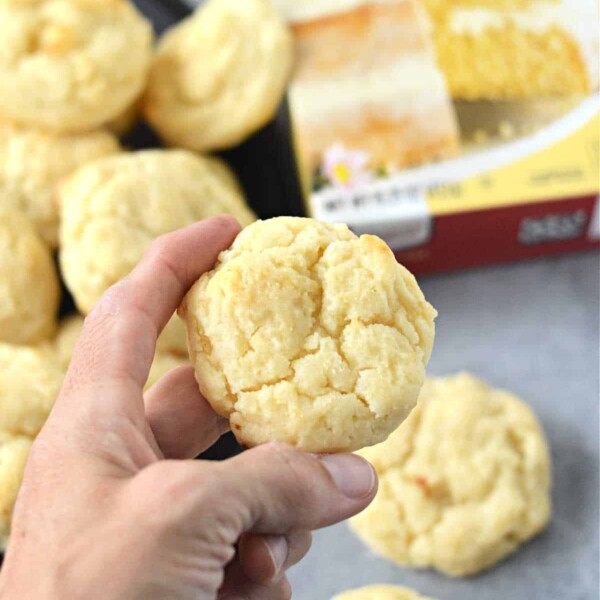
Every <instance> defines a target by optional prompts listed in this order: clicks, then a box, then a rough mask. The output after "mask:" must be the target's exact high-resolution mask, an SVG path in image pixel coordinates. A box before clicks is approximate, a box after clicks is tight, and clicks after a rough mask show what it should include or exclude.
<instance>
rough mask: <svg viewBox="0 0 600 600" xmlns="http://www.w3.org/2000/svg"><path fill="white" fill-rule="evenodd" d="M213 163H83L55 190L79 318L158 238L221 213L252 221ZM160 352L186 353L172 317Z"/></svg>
mask: <svg viewBox="0 0 600 600" xmlns="http://www.w3.org/2000/svg"><path fill="white" fill-rule="evenodd" d="M215 164H216V163H215V162H214V159H212V158H205V157H201V156H197V155H195V154H192V153H191V152H187V151H185V150H147V151H144V152H137V153H130V154H122V155H119V156H114V157H109V158H106V159H103V160H100V161H97V162H95V163H92V164H90V165H87V166H86V167H84V168H82V169H81V170H79V171H78V172H77V173H76V174H75V175H73V177H71V178H70V179H69V180H68V181H67V182H66V184H65V185H64V186H62V187H61V191H60V201H61V207H62V217H63V222H62V229H61V256H60V258H61V266H62V271H63V275H64V278H65V281H66V283H67V287H68V288H69V289H70V291H71V292H72V293H73V296H74V298H75V301H76V303H77V306H78V307H79V309H80V310H81V311H82V312H83V313H88V312H89V311H90V310H91V309H92V307H93V306H94V304H95V303H96V302H97V301H98V299H99V298H100V296H101V295H102V294H103V293H104V291H105V290H106V289H107V288H108V287H109V286H111V285H112V284H114V283H116V282H117V281H118V280H119V279H121V278H123V277H124V276H125V275H127V274H128V273H129V272H130V271H131V269H132V268H133V267H134V266H135V265H136V263H137V262H138V261H139V260H140V259H141V258H142V255H143V254H144V251H145V250H146V249H147V248H148V246H149V245H150V243H151V242H152V240H153V239H155V238H156V237H158V236H159V235H161V234H164V233H167V232H170V231H173V230H175V229H179V228H181V227H185V226H186V225H190V224H192V223H194V222H196V221H199V220H200V219H203V218H206V217H209V216H212V215H216V214H220V213H229V214H232V215H233V216H234V217H236V218H237V219H238V221H240V223H241V224H242V225H247V224H248V223H250V222H251V221H253V220H254V215H253V214H252V212H251V211H250V209H249V208H248V207H247V206H246V204H245V202H244V198H243V196H242V195H241V193H240V192H239V191H238V190H236V189H235V188H234V187H233V186H232V184H231V183H230V182H228V181H224V179H223V177H224V176H223V170H222V169H223V168H222V166H220V165H219V166H218V167H216V168H215ZM159 349H160V350H161V351H171V352H179V353H180V354H185V355H187V344H186V339H185V331H184V328H183V326H182V325H181V323H179V320H178V319H177V317H176V316H174V317H173V319H172V321H171V323H169V325H168V326H167V329H166V330H165V333H164V334H163V336H161V339H160V341H159Z"/></svg>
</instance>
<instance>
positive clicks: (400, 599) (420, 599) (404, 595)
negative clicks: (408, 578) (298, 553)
mask: <svg viewBox="0 0 600 600" xmlns="http://www.w3.org/2000/svg"><path fill="white" fill-rule="evenodd" d="M331 600H433V598H426V597H425V596H419V594H417V592H414V591H413V590H409V589H408V588H401V587H396V586H393V585H370V586H367V587H363V588H360V589H357V590H351V591H348V592H344V593H343V594H338V595H337V596H334V597H333V598H332V599H331Z"/></svg>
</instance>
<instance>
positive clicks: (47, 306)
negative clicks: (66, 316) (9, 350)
mask: <svg viewBox="0 0 600 600" xmlns="http://www.w3.org/2000/svg"><path fill="white" fill-rule="evenodd" d="M59 300H60V288H59V282H58V275H57V273H56V268H55V266H54V261H53V259H52V255H51V253H50V250H49V249H48V247H47V246H46V244H44V242H43V241H42V240H41V239H40V237H39V236H38V234H37V233H36V231H35V229H34V228H33V225H31V223H30V222H29V221H28V219H27V218H26V217H25V216H24V215H22V214H21V213H19V212H17V211H13V210H4V209H2V208H0V341H2V342H10V343H12V344H34V343H37V342H41V341H43V340H44V339H47V338H49V337H50V336H52V335H53V334H54V330H55V327H56V314H57V312H58V304H59Z"/></svg>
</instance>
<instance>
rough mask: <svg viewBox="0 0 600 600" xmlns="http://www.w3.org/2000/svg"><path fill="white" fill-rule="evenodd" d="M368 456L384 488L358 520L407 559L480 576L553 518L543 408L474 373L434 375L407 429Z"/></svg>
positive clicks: (366, 534)
mask: <svg viewBox="0 0 600 600" xmlns="http://www.w3.org/2000/svg"><path fill="white" fill-rule="evenodd" d="M360 454H361V455H362V456H363V457H365V458H366V459H367V460H369V461H370V462H371V463H372V464H373V466H374V467H375V469H376V471H377V473H378V475H379V491H378V493H377V496H376V498H375V500H374V501H373V503H372V504H371V505H370V506H369V507H368V508H367V509H366V510H365V511H364V512H363V513H361V514H360V515H357V516H356V517H354V518H353V519H352V520H351V525H352V526H353V529H354V530H355V531H356V532H357V533H358V535H359V536H360V537H361V538H362V539H363V540H364V541H365V542H367V543H368V544H369V545H370V546H371V547H372V548H373V549H375V550H376V551H377V552H379V553H380V554H382V555H383V556H386V557H387V558H389V559H391V560H393V561H395V562H397V563H399V564H403V565H404V564H408V565H413V566H416V567H435V568H436V569H438V570H440V571H443V572H445V573H448V574H449V575H453V576H460V575H470V574H473V573H476V572H478V571H481V570H482V569H485V568H487V567H489V566H491V565H492V564H494V563H495V562H497V561H498V560H500V559H501V558H503V557H504V556H506V555H507V554H509V553H511V552H513V551H514V550H515V549H516V548H517V547H518V546H519V544H520V543H521V542H523V541H524V540H526V539H528V538H530V537H531V536H533V535H534V534H535V533H537V532H539V531H540V530H541V529H542V528H543V527H544V526H545V525H546V523H547V522H548V519H549V516H550V498H549V488H550V457H549V453H548V448H547V445H546V440H545V438H544V434H543V431H542V429H541V428H540V426H539V424H538V422H537V420H536V418H535V416H534V414H533V413H532V412H531V410H530V409H529V408H528V407H527V406H526V405H525V404H524V403H523V402H521V401H520V400H519V399H518V398H516V397H515V396H513V395H512V394H509V393H508V392H505V391H501V390H494V389H492V388H490V387H489V386H487V385H486V384H485V383H484V382H482V381H480V380H478V379H476V378H475V377H473V376H471V375H468V374H466V373H461V374H458V375H455V376H452V377H447V378H439V379H428V380H427V381H426V382H425V385H424V386H423V390H422V392H421V395H420V397H419V404H418V406H417V408H416V409H415V410H414V411H413V412H412V414H411V415H410V417H409V418H408V419H407V420H406V421H405V422H404V423H403V424H402V426H401V427H400V428H399V429H398V430H397V431H395V432H394V433H393V435H391V436H390V438H389V439H388V440H387V441H386V442H384V443H383V444H379V445H378V446H375V447H373V448H367V449H365V450H363V451H361V452H360Z"/></svg>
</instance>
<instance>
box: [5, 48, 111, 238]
mask: <svg viewBox="0 0 600 600" xmlns="http://www.w3.org/2000/svg"><path fill="white" fill-rule="evenodd" d="M0 39H1V38H0ZM0 46H1V44H0ZM0 52H1V50H0ZM119 150H120V148H119V143H118V142H117V140H116V138H115V137H114V136H113V135H111V134H109V133H105V132H99V131H98V132H94V133H85V134H81V135H65V136H56V135H50V134H45V133H42V132H40V131H35V130H31V129H23V128H17V127H14V126H11V125H8V124H6V123H4V124H0V209H1V208H2V207H8V208H16V209H19V210H21V211H23V212H24V213H25V214H26V215H27V216H28V217H29V219H30V220H31V221H32V223H33V224H34V225H35V226H36V228H37V230H38V232H39V233H40V235H41V236H42V237H43V238H44V240H45V241H46V242H47V243H48V244H49V245H50V246H52V247H55V246H56V245H57V243H58V205H57V201H56V188H57V186H58V185H59V184H60V182H61V181H62V180H63V179H64V178H65V177H66V176H67V175H70V174H71V173H72V172H73V171H74V170H75V169H77V167H79V166H81V165H83V164H84V163H86V162H89V161H91V160H94V159H96V158H100V157H102V156H106V155H109V154H114V153H116V152H118V151H119Z"/></svg>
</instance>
